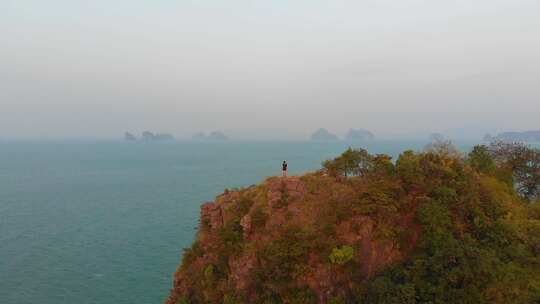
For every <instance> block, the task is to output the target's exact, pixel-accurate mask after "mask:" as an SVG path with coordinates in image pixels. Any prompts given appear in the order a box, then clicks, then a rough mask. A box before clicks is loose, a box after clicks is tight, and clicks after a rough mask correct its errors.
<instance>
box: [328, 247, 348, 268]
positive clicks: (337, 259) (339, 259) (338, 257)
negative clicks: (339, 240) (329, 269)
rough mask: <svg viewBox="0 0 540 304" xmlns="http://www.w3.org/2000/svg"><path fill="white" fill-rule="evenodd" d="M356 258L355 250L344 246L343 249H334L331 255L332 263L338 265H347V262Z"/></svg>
mask: <svg viewBox="0 0 540 304" xmlns="http://www.w3.org/2000/svg"><path fill="white" fill-rule="evenodd" d="M353 257H354V248H352V247H351V246H347V245H345V246H342V247H341V248H338V247H336V248H334V249H332V253H330V256H329V258H330V262H331V263H332V264H337V265H345V264H346V263H347V262H349V261H350V260H352V259H353Z"/></svg>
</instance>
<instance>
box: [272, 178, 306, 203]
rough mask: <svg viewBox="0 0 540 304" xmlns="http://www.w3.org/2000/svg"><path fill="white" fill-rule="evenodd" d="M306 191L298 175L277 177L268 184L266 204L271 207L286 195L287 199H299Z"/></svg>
mask: <svg viewBox="0 0 540 304" xmlns="http://www.w3.org/2000/svg"><path fill="white" fill-rule="evenodd" d="M306 193H307V189H306V186H305V185H304V183H302V181H300V179H299V178H298V177H286V178H279V179H276V180H274V181H272V182H271V183H270V185H269V189H268V194H267V199H268V205H269V206H270V207H271V208H273V207H275V206H276V204H277V203H278V202H279V201H280V200H282V199H284V197H287V199H289V200H299V199H302V198H304V196H305V195H306Z"/></svg>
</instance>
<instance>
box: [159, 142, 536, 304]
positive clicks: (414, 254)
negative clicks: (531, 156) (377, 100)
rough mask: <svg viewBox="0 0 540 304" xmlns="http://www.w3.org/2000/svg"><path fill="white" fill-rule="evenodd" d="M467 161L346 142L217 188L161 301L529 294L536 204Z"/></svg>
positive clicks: (467, 299)
mask: <svg viewBox="0 0 540 304" xmlns="http://www.w3.org/2000/svg"><path fill="white" fill-rule="evenodd" d="M470 159H471V157H469V158H468V159H467V158H464V157H461V156H457V155H448V154H444V153H434V152H423V153H413V152H411V151H407V152H405V153H403V154H402V155H401V156H400V157H399V159H398V160H397V162H395V163H393V162H391V160H390V157H388V156H386V155H370V154H368V153H367V152H366V151H355V150H348V151H347V152H345V153H344V154H343V155H342V156H340V157H338V158H336V159H335V160H333V161H328V162H326V163H325V164H324V168H323V169H322V170H320V171H318V172H315V173H310V174H306V175H303V176H299V177H297V176H294V177H289V178H278V177H273V178H269V179H267V180H266V181H264V182H263V183H261V184H259V185H256V186H252V187H249V188H245V189H240V190H237V191H228V190H226V191H225V192H224V193H223V194H221V195H219V196H218V197H217V198H216V200H215V201H214V202H207V203H205V204H203V205H202V206H201V215H200V227H199V231H198V233H197V238H196V241H195V242H194V243H193V246H192V247H191V248H189V249H186V250H185V252H184V257H183V261H182V264H181V266H180V267H179V268H178V270H177V271H176V273H175V275H174V286H173V289H172V290H171V293H170V295H169V297H168V299H167V300H166V303H167V304H179V303H181V304H185V303H427V302H431V303H488V302H489V303H535V301H537V300H539V299H540V278H539V277H540V271H539V270H540V267H539V265H540V257H539V255H540V209H539V208H538V207H537V205H538V204H532V205H527V204H526V203H524V201H523V199H521V198H520V197H519V196H518V195H517V194H516V193H515V191H514V190H513V189H512V187H511V185H510V184H509V183H508V182H505V181H504V180H501V179H500V178H498V177H497V176H498V174H499V173H500V172H499V173H497V174H496V173H487V172H483V169H480V168H479V167H477V166H476V165H474V164H473V162H471V161H470Z"/></svg>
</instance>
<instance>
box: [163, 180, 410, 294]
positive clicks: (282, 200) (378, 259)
mask: <svg viewBox="0 0 540 304" xmlns="http://www.w3.org/2000/svg"><path fill="white" fill-rule="evenodd" d="M363 187H364V186H363V185H355V186H351V185H348V184H344V183H340V181H339V180H335V179H334V178H330V177H325V176H323V175H316V174H313V175H307V176H303V177H289V178H271V179H268V180H267V181H266V182H264V183H263V184H261V185H259V186H253V187H251V188H247V189H243V190H239V191H226V192H225V193H223V194H222V195H220V196H218V197H217V198H216V200H215V202H207V203H204V204H203V205H202V206H201V215H200V218H201V224H200V228H199V232H198V234H197V240H196V242H195V244H194V247H193V248H192V249H190V250H188V251H187V252H186V254H185V257H184V261H183V265H182V266H181V267H180V268H179V269H178V271H177V272H176V274H175V280H174V287H173V289H172V291H171V294H170V296H169V298H168V299H167V301H166V303H168V304H175V303H222V302H223V303H225V302H224V301H225V300H227V301H230V302H228V303H262V302H263V301H264V299H266V298H271V297H272V296H273V294H275V296H279V294H280V293H283V294H286V293H287V294H288V293H289V291H290V290H298V292H302V291H303V290H309V293H310V295H309V296H306V297H309V298H310V301H312V302H313V301H315V302H318V303H326V302H328V301H329V300H330V299H332V298H334V297H336V296H340V297H342V298H347V297H348V295H349V294H350V293H351V292H352V289H353V286H352V285H351V282H353V281H362V280H367V279H369V278H370V277H372V276H373V275H374V274H376V273H377V272H378V271H380V270H381V269H383V268H385V267H386V266H388V265H391V264H394V263H396V262H399V261H400V260H402V259H403V258H404V256H405V255H406V254H407V252H408V251H409V250H410V249H412V248H413V247H414V244H415V243H416V241H417V239H418V237H419V233H420V229H418V227H417V226H416V225H415V224H414V223H413V216H412V213H410V211H411V210H409V212H408V213H399V212H395V213H392V215H391V217H389V218H386V219H385V221H384V223H383V222H382V221H380V220H379V219H376V218H373V217H371V216H369V215H362V212H353V211H351V210H352V209H350V210H349V211H347V209H348V205H347V206H346V207H343V206H340V205H341V204H342V202H341V200H343V201H347V200H348V199H351V197H353V196H355V193H359V192H358V191H361V189H363ZM411 199H414V198H413V197H411ZM348 203H349V202H348V201H347V202H345V204H348ZM364 213H365V212H364ZM386 230H388V231H386ZM397 231H399V232H400V233H402V235H403V237H402V238H400V239H399V241H398V239H397V238H395V237H388V236H385V235H384V233H389V234H395V233H396V232H397ZM403 232H406V233H403ZM343 246H349V247H351V248H353V250H354V253H353V256H351V257H349V260H347V261H345V262H343V263H332V262H331V261H330V260H329V256H330V255H331V254H332V250H333V249H339V248H343ZM282 301H283V302H284V303H295V302H296V303H297V301H293V299H287V298H286V296H282Z"/></svg>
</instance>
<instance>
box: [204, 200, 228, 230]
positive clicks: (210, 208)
mask: <svg viewBox="0 0 540 304" xmlns="http://www.w3.org/2000/svg"><path fill="white" fill-rule="evenodd" d="M201 221H202V223H205V224H207V225H208V226H209V227H210V228H212V229H219V228H221V227H223V216H222V212H221V207H220V206H219V205H218V204H216V203H213V202H206V203H204V204H203V205H202V206H201Z"/></svg>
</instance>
